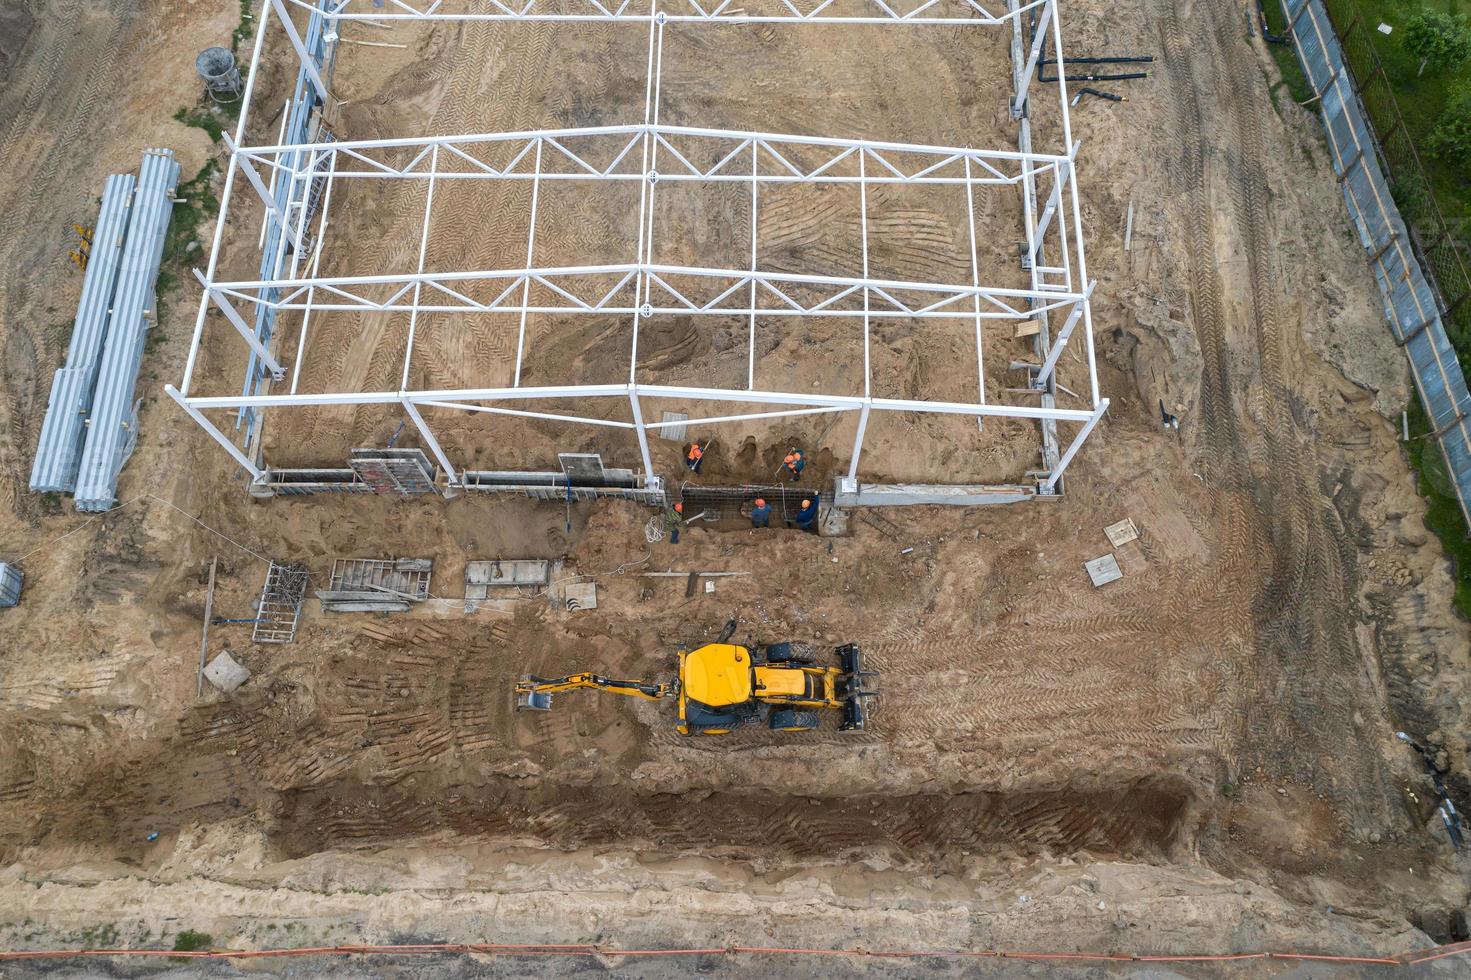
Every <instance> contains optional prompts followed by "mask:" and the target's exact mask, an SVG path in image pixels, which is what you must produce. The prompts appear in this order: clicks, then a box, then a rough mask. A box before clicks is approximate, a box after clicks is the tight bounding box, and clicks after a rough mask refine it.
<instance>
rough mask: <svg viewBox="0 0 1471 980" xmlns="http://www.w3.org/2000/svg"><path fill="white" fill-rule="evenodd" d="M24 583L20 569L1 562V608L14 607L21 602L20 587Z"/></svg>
mask: <svg viewBox="0 0 1471 980" xmlns="http://www.w3.org/2000/svg"><path fill="white" fill-rule="evenodd" d="M23 582H24V578H23V577H22V575H21V574H20V569H18V568H16V567H15V566H14V565H7V564H6V563H5V562H3V561H0V606H14V605H16V604H17V603H19V602H20V587H21V584H22V583H23Z"/></svg>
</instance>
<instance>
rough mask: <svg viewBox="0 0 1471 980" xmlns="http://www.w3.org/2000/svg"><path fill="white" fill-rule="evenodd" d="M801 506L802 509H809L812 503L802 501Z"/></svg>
mask: <svg viewBox="0 0 1471 980" xmlns="http://www.w3.org/2000/svg"><path fill="white" fill-rule="evenodd" d="M802 506H803V507H811V506H812V501H810V500H804V501H802Z"/></svg>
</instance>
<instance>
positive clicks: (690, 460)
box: [684, 442, 705, 473]
mask: <svg viewBox="0 0 1471 980" xmlns="http://www.w3.org/2000/svg"><path fill="white" fill-rule="evenodd" d="M704 459H705V450H703V449H701V448H700V444H699V443H698V442H692V443H690V451H689V452H688V453H686V454H685V457H684V465H686V466H688V467H689V468H690V472H691V473H698V472H700V463H701V462H703V461H704Z"/></svg>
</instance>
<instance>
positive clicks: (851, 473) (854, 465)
mask: <svg viewBox="0 0 1471 980" xmlns="http://www.w3.org/2000/svg"><path fill="white" fill-rule="evenodd" d="M872 409H873V401H872V400H871V399H864V401H863V407H862V408H861V409H859V410H858V434H857V435H856V436H854V437H853V458H852V459H851V460H850V461H849V462H848V482H849V483H856V482H857V481H858V456H859V454H860V453H862V452H863V434H864V432H865V431H866V430H867V429H868V413H869V412H870V411H871V410H872ZM855 489H856V488H855Z"/></svg>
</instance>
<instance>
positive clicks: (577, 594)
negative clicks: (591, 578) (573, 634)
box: [564, 582, 598, 612]
mask: <svg viewBox="0 0 1471 980" xmlns="http://www.w3.org/2000/svg"><path fill="white" fill-rule="evenodd" d="M564 594H565V595H566V597H567V611H568V612H578V611H580V610H583V609H596V608H598V587H597V585H596V584H595V583H593V582H577V583H573V584H572V585H568V586H567V588H566V590H565V592H564Z"/></svg>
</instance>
